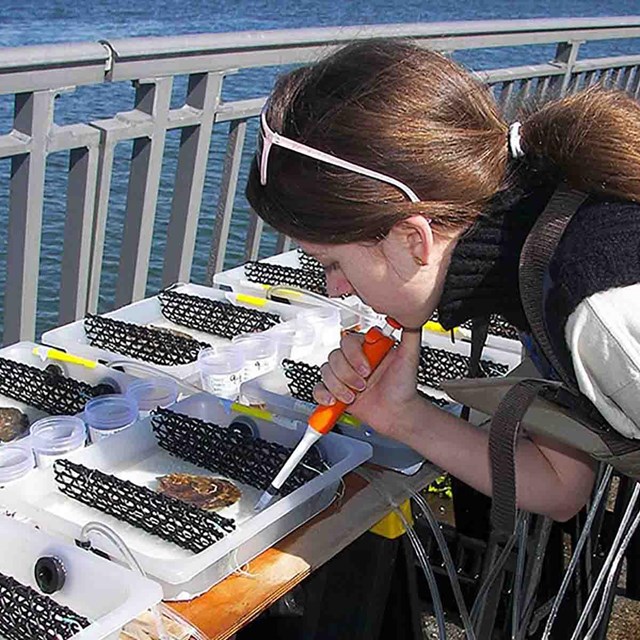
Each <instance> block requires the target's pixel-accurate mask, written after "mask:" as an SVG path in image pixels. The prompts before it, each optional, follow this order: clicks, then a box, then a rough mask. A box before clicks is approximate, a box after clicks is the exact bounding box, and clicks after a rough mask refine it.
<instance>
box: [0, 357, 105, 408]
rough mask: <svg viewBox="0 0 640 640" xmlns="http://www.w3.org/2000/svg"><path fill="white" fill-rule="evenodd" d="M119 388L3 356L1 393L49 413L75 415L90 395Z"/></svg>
mask: <svg viewBox="0 0 640 640" xmlns="http://www.w3.org/2000/svg"><path fill="white" fill-rule="evenodd" d="M114 391H116V390H115V389H113V388H111V387H110V386H107V385H96V386H95V387H93V386H91V385H90V384H87V383H86V382H81V381H79V380H74V379H73V378H67V377H66V376H63V375H61V374H60V373H58V372H57V371H56V370H53V369H47V370H42V369H38V368H37V367H31V366H29V365H27V364H24V363H22V362H14V361H13V360H7V359H5V358H0V394H2V395H4V396H7V397H9V398H13V399H14V400H19V401H20V402H24V403H25V404H28V405H29V406H31V407H35V408H36V409H40V410H41V411H44V412H45V413H48V414H50V415H68V416H71V415H75V414H76V413H80V411H82V410H83V409H84V405H85V404H86V403H87V401H88V400H91V398H95V397H97V396H99V395H103V394H105V393H113V392H114Z"/></svg>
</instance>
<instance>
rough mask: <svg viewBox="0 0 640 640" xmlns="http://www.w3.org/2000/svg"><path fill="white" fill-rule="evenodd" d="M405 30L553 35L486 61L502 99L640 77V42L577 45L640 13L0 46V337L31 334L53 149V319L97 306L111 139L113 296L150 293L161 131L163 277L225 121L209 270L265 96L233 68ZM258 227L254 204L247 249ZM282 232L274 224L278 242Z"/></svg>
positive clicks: (628, 85)
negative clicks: (64, 118) (85, 114)
mask: <svg viewBox="0 0 640 640" xmlns="http://www.w3.org/2000/svg"><path fill="white" fill-rule="evenodd" d="M377 36H393V37H402V36H408V37H412V38H414V39H416V40H418V41H419V42H420V43H422V44H423V45H424V46H426V47H430V48H434V49H438V50H441V51H445V52H454V51H461V50H465V49H480V48H487V47H506V46H510V47H511V46H521V45H541V44H543V45H548V44H552V45H556V54H555V57H554V59H553V60H551V61H546V60H545V61H542V62H540V63H538V64H533V65H527V66H521V67H512V68H502V69H492V70H488V71H487V70H485V71H482V72H480V75H481V77H482V78H483V79H484V80H485V81H486V82H488V83H489V84H491V85H493V86H494V87H495V94H496V97H497V99H498V100H499V101H500V102H501V103H502V105H503V107H504V108H505V110H506V111H507V112H508V111H510V110H511V109H513V108H514V106H515V105H517V104H518V103H519V102H520V101H521V100H523V99H525V98H527V97H531V96H534V95H535V96H544V95H545V94H551V93H554V94H562V93H565V92H568V91H575V90H578V89H579V88H581V87H584V86H589V85H591V84H593V83H595V82H601V83H602V84H604V85H606V86H616V87H620V88H623V89H625V90H627V91H629V92H631V93H632V94H633V95H635V96H636V97H637V96H638V93H639V91H640V72H639V70H638V69H639V67H640V55H633V56H630V55H626V56H617V57H608V58H596V59H584V60H579V59H578V53H579V50H580V47H581V45H582V44H583V43H585V42H591V41H597V40H615V39H622V38H624V39H631V38H639V37H640V17H625V18H620V17H618V18H588V19H553V20H546V19H545V20H513V21H481V22H456V23H439V24H409V25H390V26H376V27H347V28H340V29H338V28H322V29H299V30H287V31H264V32H249V33H237V34H207V35H192V36H180V37H166V38H131V39H121V40H112V41H108V42H106V41H105V42H99V43H86V44H69V45H50V46H35V47H20V48H11V49H4V50H3V49H0V94H14V104H15V108H14V116H13V122H12V127H11V130H10V131H9V133H6V134H4V135H1V136H0V158H10V161H11V171H10V178H9V184H8V185H2V184H0V190H1V189H3V188H4V189H7V190H8V191H9V195H8V203H9V204H8V230H7V233H8V247H7V269H6V283H7V284H6V287H5V292H4V298H5V306H4V309H5V318H4V342H5V343H11V342H14V341H16V340H19V339H31V338H33V337H34V334H35V319H36V312H37V294H38V275H39V263H40V257H41V255H43V252H46V251H47V250H48V247H47V246H41V236H42V212H43V194H44V184H45V173H46V164H47V157H48V156H49V155H50V154H52V153H55V152H58V151H66V152H68V153H69V165H68V180H67V194H66V203H67V204H66V218H65V226H64V238H63V250H62V264H61V276H60V283H59V285H60V293H59V315H58V322H59V323H65V322H68V321H71V320H74V319H76V318H79V317H82V316H83V315H84V314H85V313H86V312H87V311H91V312H95V311H96V308H97V304H98V295H99V289H100V282H101V272H102V269H103V258H104V243H105V230H106V226H107V213H108V208H109V198H110V190H111V181H112V175H113V171H114V149H115V147H116V145H117V144H118V143H120V142H122V141H132V145H133V146H132V152H131V161H130V165H129V175H128V190H127V199H126V210H125V215H124V227H123V231H122V249H121V257H120V261H119V267H118V268H119V271H118V280H117V288H116V293H115V304H116V305H117V306H119V305H122V304H126V303H128V302H130V301H132V300H136V299H140V298H142V297H143V296H144V294H145V287H146V283H147V275H148V270H149V256H150V252H151V249H152V239H153V229H154V220H155V215H156V205H157V202H158V190H159V182H160V174H161V168H162V163H163V160H164V157H165V152H166V144H165V141H166V138H167V133H168V132H169V131H171V130H176V129H177V130H180V143H179V149H178V152H177V168H176V172H175V176H174V179H173V195H172V205H171V214H170V220H169V223H168V229H167V233H166V246H165V250H164V266H163V273H162V282H163V284H170V283H171V282H174V281H176V280H188V279H189V276H190V270H191V265H192V262H193V258H194V246H195V239H196V234H197V231H198V226H199V224H202V219H201V218H200V210H201V204H202V194H203V186H204V182H205V173H206V171H207V163H208V162H209V161H210V153H209V152H210V145H211V139H212V132H213V131H214V128H215V130H216V135H218V133H217V132H218V131H219V130H220V129H221V128H224V127H226V156H225V158H224V159H223V160H221V167H220V169H219V170H220V172H221V182H220V190H219V193H218V197H217V211H216V215H215V222H214V231H213V239H212V243H211V253H210V259H209V267H208V276H209V277H210V276H211V275H212V274H213V273H214V272H216V271H218V270H220V269H221V268H222V265H223V264H224V257H225V251H226V248H227V241H228V237H229V230H230V225H231V219H232V215H233V212H234V201H235V196H236V191H237V188H238V177H239V175H240V167H241V159H242V151H243V148H244V145H245V137H246V132H247V123H248V121H249V119H251V118H253V117H255V116H256V115H257V114H258V113H259V111H260V109H261V107H262V105H263V103H264V97H259V98H251V99H244V100H235V101H223V100H222V95H223V94H222V92H223V86H224V84H225V78H226V77H227V76H229V75H230V74H232V73H235V72H237V71H238V70H246V69H252V68H258V67H266V66H274V65H290V64H298V63H304V62H308V61H310V60H315V59H317V58H319V57H320V56H322V55H324V54H326V53H327V52H330V51H331V50H333V49H335V48H336V47H339V46H341V45H343V44H344V43H346V42H349V41H352V40H355V39H363V38H371V37H377ZM180 76H187V77H188V84H187V90H186V99H185V100H184V102H183V104H182V105H181V106H179V107H177V108H172V107H171V100H172V89H173V85H174V79H175V78H177V77H180ZM123 80H124V81H133V83H134V86H135V102H134V105H133V109H131V110H129V111H124V112H120V113H117V114H116V115H115V116H114V117H111V118H107V119H102V120H93V121H90V122H87V123H76V124H67V125H57V124H56V123H55V122H54V108H55V102H54V99H55V97H56V96H57V95H58V94H60V93H61V92H66V91H69V89H70V88H76V87H80V86H83V85H102V84H106V83H115V82H117V81H123ZM262 233H263V227H262V223H261V221H259V220H258V219H257V218H256V217H255V216H252V220H251V222H250V224H249V228H248V229H247V232H246V242H245V257H246V258H247V259H251V258H255V257H256V255H257V252H258V247H259V245H260V238H261V235H262ZM286 246H287V240H286V238H279V239H278V242H277V244H276V250H277V251H278V250H282V249H283V248H285V247H286Z"/></svg>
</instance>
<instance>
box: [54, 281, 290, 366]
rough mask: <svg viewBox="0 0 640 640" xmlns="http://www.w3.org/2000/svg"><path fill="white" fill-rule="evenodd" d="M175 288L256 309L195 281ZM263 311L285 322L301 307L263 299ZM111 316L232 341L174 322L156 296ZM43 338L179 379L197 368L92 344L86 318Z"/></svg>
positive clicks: (215, 340) (73, 350) (72, 349)
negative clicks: (145, 359)
mask: <svg viewBox="0 0 640 640" xmlns="http://www.w3.org/2000/svg"><path fill="white" fill-rule="evenodd" d="M173 290H175V291H177V292H178V293H185V294H189V295H193V296H200V297H202V298H209V299H211V300H223V301H227V302H231V303H232V304H236V305H240V306H245V307H250V308H256V306H255V305H253V304H251V303H250V301H246V300H245V301H243V300H242V296H241V295H240V296H238V295H236V294H230V293H225V292H224V291H221V290H220V289H213V288H211V287H203V286H201V285H196V284H177V285H174V287H173ZM257 308H259V310H260V311H266V312H269V313H276V314H278V315H279V316H281V317H282V318H283V320H284V321H287V320H291V319H292V318H294V317H295V316H296V315H298V313H300V311H301V309H300V308H298V307H293V306H291V305H288V304H281V303H278V302H272V301H270V300H267V301H264V300H260V302H259V305H258V307H257ZM104 315H105V316H106V317H108V318H114V319H116V320H123V321H125V322H132V323H136V324H142V325H153V326H155V327H162V328H168V329H175V330H178V331H181V332H183V333H186V334H189V335H190V336H192V337H193V338H195V339H196V340H200V341H202V342H206V343H208V344H211V345H215V344H224V343H228V342H229V341H228V340H226V339H225V338H221V337H219V336H214V335H212V334H210V333H203V332H202V331H196V330H195V329H189V328H188V327H183V326H182V325H178V324H175V323H173V322H171V321H169V320H167V319H166V318H165V317H164V316H163V315H162V312H161V309H160V302H159V301H158V298H157V296H153V297H151V298H147V299H145V300H140V301H139V302H134V303H132V304H130V305H127V306H126V307H122V308H120V309H116V310H115V311H111V312H110V313H106V314H104ZM42 341H43V342H44V343H45V344H49V345H52V346H55V347H58V348H61V349H65V350H66V351H69V352H70V353H74V354H77V355H82V356H85V357H87V358H93V359H94V360H101V361H104V362H113V361H115V360H129V361H131V362H135V363H138V364H145V365H147V366H153V367H154V368H156V369H158V370H160V371H166V372H168V373H171V374H172V375H174V376H177V377H179V378H182V379H184V378H187V377H188V376H189V375H191V374H193V373H194V372H195V371H196V363H195V362H193V363H189V364H182V365H175V366H166V365H158V364H153V365H151V364H150V363H147V362H143V361H141V360H136V359H134V358H129V357H127V356H125V355H122V354H118V353H114V352H111V351H105V350H104V349H99V348H98V347H93V346H91V345H90V344H89V340H88V338H87V335H86V333H85V330H84V320H78V321H76V322H72V323H70V324H67V325H65V326H63V327H58V328H57V329H52V330H51V331H47V332H46V333H45V334H43V336H42Z"/></svg>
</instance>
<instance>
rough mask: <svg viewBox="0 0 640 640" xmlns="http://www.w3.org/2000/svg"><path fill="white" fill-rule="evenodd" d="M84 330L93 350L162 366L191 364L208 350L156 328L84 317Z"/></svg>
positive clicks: (197, 342) (109, 319)
mask: <svg viewBox="0 0 640 640" xmlns="http://www.w3.org/2000/svg"><path fill="white" fill-rule="evenodd" d="M84 330H85V332H86V334H87V337H88V338H89V343H90V344H91V346H93V347H98V348H99V349H104V350H105V351H112V352H114V353H120V354H122V355H124V356H128V357H129V358H136V359H137V360H143V361H145V362H151V363H153V364H161V365H167V366H172V365H179V364H190V363H192V362H195V361H196V360H197V359H198V353H199V352H200V350H201V349H206V348H207V347H209V346H211V345H209V344H207V343H206V342H199V341H198V340H194V339H192V338H184V337H182V336H179V335H175V334H174V333H170V332H169V331H163V330H162V329H157V328H155V327H145V326H143V325H139V324H133V323H131V322H124V321H123V320H116V319H114V318H107V317H105V316H98V315H93V314H87V317H86V318H85V319H84Z"/></svg>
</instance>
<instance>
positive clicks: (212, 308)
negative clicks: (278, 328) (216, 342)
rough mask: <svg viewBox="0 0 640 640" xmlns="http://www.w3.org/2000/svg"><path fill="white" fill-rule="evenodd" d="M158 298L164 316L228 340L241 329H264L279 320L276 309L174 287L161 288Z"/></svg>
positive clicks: (252, 330)
mask: <svg viewBox="0 0 640 640" xmlns="http://www.w3.org/2000/svg"><path fill="white" fill-rule="evenodd" d="M158 300H159V301H160V308H161V310H162V315H163V316H164V317H165V318H167V320H171V322H175V323H176V324H179V325H182V326H183V327H189V328H190V329H197V330H198V331H204V332H205V333H211V334H213V335H215V336H221V337H222V338H228V339H229V340H231V338H233V337H235V336H237V335H240V334H241V333H255V332H257V331H266V330H267V329H270V328H271V327H273V326H275V325H276V324H278V323H279V322H280V316H278V315H276V314H275V313H266V312H265V311H259V310H258V309H248V308H247V307H240V306H237V305H235V304H231V303H230V302H226V301H223V300H210V299H208V298H202V297H200V296H192V295H188V294H186V293H178V292H176V291H163V292H162V293H160V294H159V295H158Z"/></svg>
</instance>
